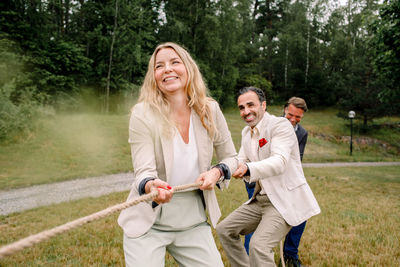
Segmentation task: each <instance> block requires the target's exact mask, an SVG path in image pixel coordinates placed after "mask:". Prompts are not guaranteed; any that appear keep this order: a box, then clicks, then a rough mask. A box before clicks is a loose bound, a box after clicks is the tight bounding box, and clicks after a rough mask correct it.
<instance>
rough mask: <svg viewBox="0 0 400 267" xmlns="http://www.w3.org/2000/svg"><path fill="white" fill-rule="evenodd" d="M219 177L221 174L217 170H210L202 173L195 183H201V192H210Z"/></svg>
mask: <svg viewBox="0 0 400 267" xmlns="http://www.w3.org/2000/svg"><path fill="white" fill-rule="evenodd" d="M220 177H221V172H220V171H219V169H218V168H212V169H211V170H209V171H206V172H203V173H201V174H200V175H199V177H198V178H197V179H196V183H201V184H202V185H201V186H200V189H201V190H212V189H214V187H215V184H216V183H217V181H218V180H219V178H220Z"/></svg>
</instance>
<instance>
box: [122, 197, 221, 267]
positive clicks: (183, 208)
mask: <svg viewBox="0 0 400 267" xmlns="http://www.w3.org/2000/svg"><path fill="white" fill-rule="evenodd" d="M200 194H201V192H199V191H197V190H196V191H188V192H179V193H175V194H174V196H173V198H172V200H171V202H169V203H166V204H163V205H162V206H161V210H160V212H159V214H158V216H157V219H156V222H155V223H154V225H153V226H152V227H151V228H150V230H149V231H148V232H147V233H145V234H144V235H142V236H140V237H137V238H129V237H128V236H126V235H124V242H123V243H124V254H125V263H126V266H129V267H130V266H132V267H142V266H143V267H162V266H164V265H165V252H166V251H168V252H169V253H170V254H171V256H172V257H174V259H175V261H176V262H177V263H178V264H179V266H183V267H223V266H224V265H223V263H222V259H221V255H220V254H219V251H218V249H217V246H216V245H215V241H214V238H213V235H212V232H211V227H210V225H209V224H208V223H207V222H206V221H207V217H206V214H205V211H204V205H203V201H202V199H201V195H200Z"/></svg>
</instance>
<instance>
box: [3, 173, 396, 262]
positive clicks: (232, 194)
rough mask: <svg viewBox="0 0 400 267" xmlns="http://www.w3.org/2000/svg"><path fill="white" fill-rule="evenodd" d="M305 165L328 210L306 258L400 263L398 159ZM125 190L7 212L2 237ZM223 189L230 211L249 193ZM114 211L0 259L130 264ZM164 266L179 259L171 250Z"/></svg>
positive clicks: (315, 222)
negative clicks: (390, 163) (382, 163)
mask: <svg viewBox="0 0 400 267" xmlns="http://www.w3.org/2000/svg"><path fill="white" fill-rule="evenodd" d="M305 173H306V176H307V179H308V181H309V184H310V186H311V188H312V189H313V192H314V194H315V196H316V198H317V200H318V202H319V204H320V206H321V210H322V213H321V214H320V215H318V216H315V217H313V218H311V219H310V220H309V221H308V222H307V226H306V230H305V232H304V235H303V238H302V241H301V244H300V249H299V250H300V252H299V254H300V257H301V259H302V261H303V263H304V264H305V265H306V266H400V242H399V240H400V233H399V231H398V229H400V220H399V214H400V194H399V192H400V175H399V173H400V167H397V166H396V167H358V168H349V167H347V168H306V169H305ZM126 196H127V192H123V193H115V194H111V195H108V196H104V197H100V198H88V199H83V200H79V201H74V202H70V203H63V204H58V205H53V206H49V207H42V208H38V209H34V210H30V211H27V212H23V213H16V214H11V215H8V216H1V217H0V229H1V231H0V245H5V244H8V243H10V242H13V241H16V240H18V239H20V238H23V237H26V236H27V235H29V234H35V233H37V232H39V231H42V230H44V229H48V228H51V227H54V226H57V225H60V224H63V223H65V222H67V221H70V220H73V219H76V218H78V217H82V216H86V215H88V214H91V213H94V212H96V211H98V210H101V209H104V208H106V207H108V206H111V205H114V204H116V203H119V202H123V201H124V200H125V198H126ZM217 197H218V201H219V204H220V207H221V211H222V216H223V217H225V216H227V215H228V214H229V213H230V212H232V211H233V210H234V209H235V208H237V207H238V206H239V205H240V204H242V203H243V202H244V201H245V200H246V192H245V189H244V185H243V183H242V181H239V180H233V181H232V182H231V185H230V187H229V189H228V190H226V191H224V192H218V193H217ZM116 219H117V215H113V216H110V217H108V218H105V219H102V220H99V221H97V222H93V223H90V224H88V225H85V226H83V227H80V228H77V229H75V230H72V231H70V232H68V233H65V234H62V235H60V236H58V237H55V238H53V239H51V240H49V241H46V242H43V243H41V244H38V245H35V246H34V247H33V248H29V249H25V250H24V251H21V252H18V253H16V254H15V255H13V256H10V257H7V258H5V259H2V260H0V266H124V259H123V250H122V231H121V229H120V228H119V226H118V225H117V223H116ZM213 233H214V237H215V239H216V242H217V247H218V249H219V250H220V252H221V255H222V258H223V261H224V263H225V266H229V263H228V262H227V259H226V256H225V254H224V251H223V249H222V247H221V245H220V243H219V241H218V238H217V237H216V236H215V231H214V232H213ZM277 251H278V250H277V249H276V252H277ZM276 260H278V253H276ZM166 266H177V265H176V264H175V263H174V260H173V259H172V258H171V257H170V256H168V255H167V256H166Z"/></svg>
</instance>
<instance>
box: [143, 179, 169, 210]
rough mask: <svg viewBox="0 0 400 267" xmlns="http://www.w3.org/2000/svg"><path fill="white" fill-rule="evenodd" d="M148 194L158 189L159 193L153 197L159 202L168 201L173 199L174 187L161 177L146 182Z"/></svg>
mask: <svg viewBox="0 0 400 267" xmlns="http://www.w3.org/2000/svg"><path fill="white" fill-rule="evenodd" d="M145 190H146V194H147V193H150V192H154V191H157V190H158V195H157V196H156V197H155V198H154V199H153V201H154V202H156V203H158V204H162V203H167V202H169V201H170V200H171V198H172V195H173V194H174V189H172V187H171V186H170V185H169V184H168V183H167V182H165V181H163V180H161V179H158V178H157V179H154V180H151V181H148V182H147V183H146V187H145Z"/></svg>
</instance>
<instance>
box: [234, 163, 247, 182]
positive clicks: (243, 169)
mask: <svg viewBox="0 0 400 267" xmlns="http://www.w3.org/2000/svg"><path fill="white" fill-rule="evenodd" d="M247 169H248V168H247V165H246V164H245V163H243V162H239V165H238V168H237V169H236V171H235V172H234V173H233V174H232V176H233V177H235V178H238V179H242V178H243V176H244V175H245V174H246V172H247Z"/></svg>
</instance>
